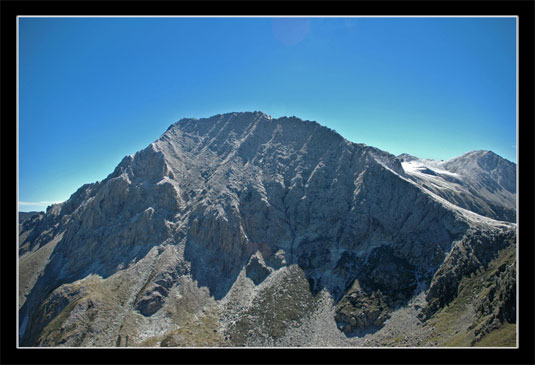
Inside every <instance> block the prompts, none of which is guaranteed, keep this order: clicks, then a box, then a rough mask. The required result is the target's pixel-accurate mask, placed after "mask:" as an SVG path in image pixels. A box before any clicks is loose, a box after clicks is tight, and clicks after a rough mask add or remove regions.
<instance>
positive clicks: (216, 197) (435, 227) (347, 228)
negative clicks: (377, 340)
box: [20, 112, 514, 346]
mask: <svg viewBox="0 0 535 365" xmlns="http://www.w3.org/2000/svg"><path fill="white" fill-rule="evenodd" d="M413 157H414V156H406V158H401V159H400V158H399V157H396V156H394V155H392V154H390V153H388V152H385V151H382V150H380V149H378V148H375V147H372V146H366V145H363V144H356V143H352V142H349V141H348V140H346V139H344V138H343V137H342V136H340V135H339V134H338V133H336V132H335V131H333V130H331V129H329V128H326V127H324V126H321V125H320V124H319V123H317V122H310V121H303V120H301V119H299V118H297V117H289V118H288V117H281V118H271V117H270V116H268V115H266V114H264V113H262V112H244V113H226V114H218V115H214V116H212V117H209V118H200V119H181V120H180V121H178V122H177V123H175V124H173V125H172V126H171V127H170V128H168V130H167V131H166V132H165V133H164V134H163V135H162V136H161V137H160V138H159V139H158V140H157V141H155V142H153V143H151V144H150V145H149V146H148V147H147V148H145V149H143V150H141V151H139V152H137V153H135V154H134V155H132V156H127V157H125V158H124V159H123V160H122V161H121V162H120V163H119V165H118V166H117V167H116V168H115V170H114V171H113V172H112V173H111V174H110V175H109V176H108V177H107V178H106V179H104V180H102V181H100V182H97V183H94V184H87V185H84V186H83V187H81V188H80V189H79V190H78V191H77V192H76V193H74V194H73V195H72V196H71V198H70V199H69V200H68V201H66V202H65V203H63V204H62V205H60V206H58V207H54V208H53V209H50V211H48V212H47V213H46V214H44V215H43V216H35V217H34V218H32V220H31V221H28V222H25V223H24V227H23V228H24V230H25V232H21V238H23V239H22V245H21V251H20V253H21V255H25V257H26V258H25V259H24V262H25V263H26V262H31V263H32V264H31V265H30V264H25V265H23V267H24V268H26V269H27V270H29V271H31V272H32V273H33V274H32V275H30V276H28V277H27V278H25V279H24V280H25V281H24V283H25V284H24V285H23V288H24V289H23V290H22V291H21V295H20V297H21V298H22V299H21V309H20V315H21V318H22V319H21V321H22V322H21V323H25V324H24V325H21V340H22V342H23V343H24V344H26V345H27V344H41V345H48V344H57V343H58V342H61V341H63V342H61V343H62V344H87V343H91V344H98V345H109V344H112V345H117V346H121V345H123V344H125V343H126V344H128V341H130V343H137V344H141V343H144V341H146V340H148V338H149V337H150V336H152V337H154V338H160V337H161V338H160V339H159V340H157V341H159V343H162V344H163V343H181V342H180V341H183V340H184V333H183V332H182V331H183V330H185V329H186V328H189V327H188V326H189V324H190V323H195V326H197V324H198V325H199V328H205V327H207V326H208V327H209V328H212V327H214V329H215V330H216V332H211V333H210V336H209V338H210V339H211V340H210V341H215V342H216V343H220V342H221V343H230V344H232V345H238V346H241V345H247V344H255V343H257V342H258V343H260V344H262V345H265V344H269V343H271V344H272V343H276V344H285V343H287V341H291V340H290V339H291V338H294V337H295V336H294V335H295V333H293V332H291V328H305V327H303V326H307V325H309V323H310V321H312V318H315V317H314V316H316V317H317V318H318V322H317V323H320V322H321V323H323V322H325V323H329V326H331V329H332V330H333V331H334V333H335V335H334V336H341V337H336V338H338V339H337V340H336V341H338V342H336V341H335V342H336V343H344V341H346V340H347V339H348V338H349V339H351V338H353V337H355V336H357V335H358V334H359V333H361V331H377V330H379V329H380V328H381V327H382V326H384V324H385V321H387V320H388V318H389V317H390V314H391V313H392V312H393V311H394V309H395V308H400V307H403V306H406V305H407V304H408V303H409V301H410V300H412V298H413V297H414V296H416V295H418V294H421V293H422V292H423V291H426V293H427V295H426V300H428V301H429V303H430V305H431V304H432V305H431V306H429V307H426V308H428V309H427V311H426V315H432V314H433V313H434V311H436V310H438V309H439V307H440V305H443V303H446V302H447V301H450V300H452V294H451V293H453V292H454V291H455V288H456V285H458V283H459V281H460V280H461V277H462V275H464V274H466V273H470V272H472V271H473V270H475V268H476V267H477V264H476V263H477V262H488V261H490V260H492V259H493V258H494V257H495V254H496V252H497V251H498V250H500V249H501V248H503V247H505V246H506V245H508V244H510V242H511V240H512V239H513V238H514V233H513V229H514V225H512V224H509V223H505V222H499V221H496V220H494V219H490V218H485V217H482V216H481V215H479V214H477V212H475V209H474V208H473V206H476V207H477V205H476V204H473V206H471V205H470V204H465V205H462V204H461V203H462V202H463V201H462V200H461V199H459V201H457V200H456V197H455V196H453V197H452V195H451V194H443V195H440V194H439V192H438V190H437V191H434V190H430V189H429V188H427V186H429V185H430V182H431V180H429V179H433V180H432V181H433V182H434V183H435V184H437V183H439V182H440V181H441V180H440V179H444V181H445V182H446V183H448V184H451V182H452V181H459V182H460V183H459V184H461V185H462V184H465V182H464V181H465V180H466V181H469V180H470V179H468V178H467V179H465V178H464V177H463V176H464V175H462V173H461V170H462V169H461V167H460V166H467V165H463V164H462V163H458V164H452V165H450V166H449V167H446V163H445V164H444V165H442V163H438V162H437V163H436V164H431V165H432V166H431V165H430V166H429V167H428V169H429V170H430V171H431V170H432V172H433V173H429V172H427V171H423V170H420V169H419V165H417V164H419V163H421V161H420V160H419V159H417V158H415V157H414V158H413ZM407 164H409V165H407ZM415 164H416V165H415ZM455 166H459V170H458V171H459V173H458V174H457V173H454V172H451V171H450V170H448V168H454V167H455ZM411 167H412V169H411ZM493 171H494V170H493ZM422 176H423V177H422ZM471 176H472V175H471ZM478 176H479V175H478ZM476 177H477V176H476ZM474 178H475V177H474ZM422 179H423V180H422ZM425 179H427V180H425ZM447 179H450V180H447ZM455 183H456V182H455ZM475 183H478V184H479V183H481V184H483V182H481V181H476V182H475ZM475 183H474V184H475ZM466 184H468V183H466ZM500 191H501V190H500ZM495 196H497V195H492V196H491V193H490V192H489V193H488V195H487V196H481V197H479V198H478V199H480V200H478V201H477V203H478V204H480V205H481V206H491V204H494V203H493V200H492V199H491V198H492V197H495ZM463 198H464V196H463ZM499 199H502V200H503V201H505V202H508V201H509V200H511V197H510V196H509V195H503V196H502V195H499ZM508 199H509V200H508ZM485 204H486V205H485ZM500 204H502V205H503V204H505V203H500ZM495 206H496V207H500V206H501V205H499V204H495ZM493 207H494V206H493ZM491 209H494V208H492V207H491ZM496 209H497V208H496ZM32 222H33V223H32ZM477 242H479V243H477ZM481 242H484V243H485V245H482V244H480V243H481ZM461 243H462V245H461ZM478 244H479V246H478ZM460 245H461V246H460ZM473 247H475V248H477V249H474V250H472V248H473ZM484 247H488V248H489V250H485V249H484ZM469 251H470V252H472V254H471V256H470V257H468V258H466V257H464V256H462V253H463V252H469ZM452 252H454V253H455V256H453V257H452ZM23 257H24V256H23ZM30 258H31V260H30ZM36 261H38V262H39V263H40V264H39V265H37V264H35V262H36ZM446 263H447V265H449V266H448V267H451V268H453V269H452V270H453V272H455V273H456V275H454V276H451V275H449V274H448V272H449V271H446V270H445V269H444V265H445V264H446ZM440 268H443V270H442V271H441V270H440ZM32 270H33V271H32ZM450 271H451V270H450ZM459 273H460V274H459ZM457 274H459V275H460V276H459V275H457ZM420 297H421V296H420ZM277 298H278V299H277ZM437 303H438V304H437ZM96 308H101V309H100V310H99V311H97V309H96ZM110 313H111V314H112V315H113V318H112V319H106V316H107V315H108V316H109V315H110ZM267 313H269V315H266V314H267ZM359 313H361V314H359ZM86 317H87V318H92V321H86V322H83V323H93V322H94V323H98V326H96V327H91V328H90V329H88V328H86V327H83V328H86V330H79V329H75V330H73V328H81V327H80V326H78V327H77V326H76V325H75V324H76V323H79V321H80V320H79V318H86ZM80 323H81V322H80ZM314 323H316V322H314ZM73 325H74V326H73ZM318 325H319V324H318ZM90 326H92V325H90ZM210 326H211V327H210ZM299 326H301V327H299ZM195 328H197V327H195ZM322 328H323V327H322ZM218 331H219V332H218ZM190 332H191V331H190ZM257 332H258V333H257ZM320 332H321V331H320ZM90 333H91V334H90ZM94 333H97V334H100V335H93V334H94ZM214 333H217V335H215V334H214ZM219 333H224V334H225V335H224V336H223V335H221V336H220V335H219ZM255 333H257V335H254V334H255ZM125 336H126V337H125ZM158 336H160V337H158ZM181 336H182V337H181ZM225 336H226V337H225ZM228 336H230V337H228ZM292 336H294V337H292ZM231 337H232V338H231ZM357 337H358V336H357ZM307 338H308V337H307ZM204 339H205V338H204V337H203V340H204ZM199 341H200V340H199ZM218 341H220V342H218ZM255 341H257V342H255ZM307 341H308V340H307ZM310 341H312V342H310V343H315V342H314V341H315V340H310Z"/></svg>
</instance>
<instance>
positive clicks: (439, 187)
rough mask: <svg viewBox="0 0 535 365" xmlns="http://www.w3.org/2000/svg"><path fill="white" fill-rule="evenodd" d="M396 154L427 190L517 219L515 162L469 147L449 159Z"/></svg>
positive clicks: (492, 215)
mask: <svg viewBox="0 0 535 365" xmlns="http://www.w3.org/2000/svg"><path fill="white" fill-rule="evenodd" d="M398 158H400V159H401V161H402V165H403V168H404V170H405V171H406V172H407V174H408V175H409V176H410V178H411V179H412V180H413V181H415V182H417V183H418V184H419V185H420V186H421V187H422V188H424V189H425V190H427V191H428V192H429V193H431V194H435V195H438V196H439V197H441V198H444V199H446V200H447V201H449V202H451V203H453V204H455V205H457V206H459V207H462V208H465V209H468V210H470V211H473V212H476V213H478V214H481V215H483V216H485V217H489V218H493V219H497V220H503V221H508V222H512V223H514V222H516V165H515V164H514V163H512V162H510V161H507V160H506V159H504V158H501V157H500V156H498V155H496V154H495V153H494V152H492V151H472V152H468V153H466V154H464V155H462V156H460V157H456V158H453V159H451V160H448V161H436V160H429V159H419V158H417V157H414V156H410V155H408V154H403V155H400V156H398Z"/></svg>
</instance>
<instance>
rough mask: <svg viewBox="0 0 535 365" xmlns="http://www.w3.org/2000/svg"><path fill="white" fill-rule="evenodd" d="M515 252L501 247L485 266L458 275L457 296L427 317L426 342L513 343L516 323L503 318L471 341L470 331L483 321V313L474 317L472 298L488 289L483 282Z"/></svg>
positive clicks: (460, 344)
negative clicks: (428, 333)
mask: <svg viewBox="0 0 535 365" xmlns="http://www.w3.org/2000/svg"><path fill="white" fill-rule="evenodd" d="M515 255H516V247H514V246H511V247H508V248H505V249H503V250H502V251H500V252H499V255H498V257H497V258H496V259H495V260H493V261H492V262H490V263H489V264H488V266H487V267H486V268H485V269H482V270H480V271H478V272H477V273H475V274H472V275H471V276H470V277H465V278H463V279H462V281H461V283H460V285H459V290H458V294H457V297H456V298H455V299H454V300H453V301H452V302H451V303H449V304H448V305H447V306H446V307H444V308H442V309H441V310H440V311H439V312H437V313H436V314H435V315H434V316H433V317H431V318H430V319H429V320H428V321H427V323H426V326H428V327H430V328H434V330H433V334H432V336H431V338H430V339H429V341H428V343H427V345H438V346H448V347H450V346H451V347H470V346H487V347H510V346H511V347H514V346H516V324H514V323H507V322H505V323H504V324H503V326H502V327H500V328H498V329H497V330H495V331H493V332H490V333H489V334H487V335H486V336H484V337H483V338H481V340H480V341H478V342H475V343H474V339H475V337H476V336H475V333H474V331H475V330H476V328H478V327H479V326H480V325H481V324H483V323H484V322H485V320H486V319H487V317H478V316H477V313H476V312H475V310H474V309H473V303H474V302H475V300H476V299H477V298H478V297H480V296H485V295H486V294H487V293H488V291H489V288H488V287H486V283H488V282H490V281H491V278H492V277H493V276H494V275H496V273H497V271H498V268H499V267H500V266H501V265H503V264H510V263H513V262H515Z"/></svg>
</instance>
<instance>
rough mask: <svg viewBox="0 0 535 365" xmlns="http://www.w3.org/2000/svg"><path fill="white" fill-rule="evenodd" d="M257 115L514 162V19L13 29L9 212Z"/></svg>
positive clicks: (449, 154) (376, 140) (385, 144)
mask: <svg viewBox="0 0 535 365" xmlns="http://www.w3.org/2000/svg"><path fill="white" fill-rule="evenodd" d="M255 110H260V111H263V112H265V113H267V114H270V115H272V116H273V117H280V116H284V115H287V116H291V115H295V116H297V117H300V118H302V119H308V120H315V121H317V122H319V123H320V124H322V125H325V126H328V127H330V128H332V129H334V130H336V131H337V132H339V133H340V134H341V135H342V136H344V137H345V138H347V139H348V140H350V141H353V142H359V143H366V144H368V145H372V146H375V147H378V148H381V149H383V150H386V151H388V152H390V153H393V154H396V155H398V154H401V153H404V152H406V153H410V154H413V155H416V156H419V157H423V158H433V159H444V160H445V159H450V158H453V157H456V156H459V155H461V154H463V153H466V152H468V151H471V150H478V149H485V150H492V151H494V152H496V153H497V154H499V155H501V156H503V157H505V158H507V159H508V160H510V161H513V162H516V19H515V18H291V19H290V18H21V19H20V20H19V126H18V128H19V129H18V131H19V201H20V202H21V203H20V210H22V211H29V210H44V209H45V208H46V205H48V204H49V203H50V202H57V201H63V200H66V199H68V198H69V196H70V195H71V194H72V193H74V192H75V191H76V189H77V188H78V187H80V186H81V185H82V184H84V183H89V182H94V181H97V180H102V179H104V178H105V177H106V176H107V175H108V174H109V173H111V172H112V171H113V169H114V168H115V166H116V165H117V164H118V163H119V162H120V161H121V159H122V158H123V157H124V156H126V155H130V154H133V153H135V152H136V151H138V150H141V149H143V148H145V147H146V146H147V145H149V144H150V143H151V142H153V141H154V140H156V139H157V138H158V137H159V136H160V135H161V134H162V133H163V132H165V130H166V129H167V127H168V126H169V125H170V124H172V123H174V122H176V121H177V120H179V119H181V118H185V117H197V118H200V117H209V116H212V115H214V114H218V113H226V112H232V111H255ZM39 202H41V203H39ZM32 203H38V204H32Z"/></svg>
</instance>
